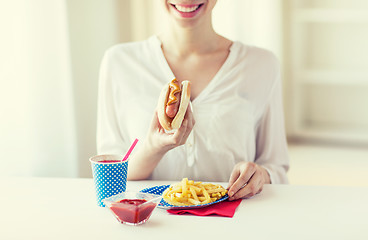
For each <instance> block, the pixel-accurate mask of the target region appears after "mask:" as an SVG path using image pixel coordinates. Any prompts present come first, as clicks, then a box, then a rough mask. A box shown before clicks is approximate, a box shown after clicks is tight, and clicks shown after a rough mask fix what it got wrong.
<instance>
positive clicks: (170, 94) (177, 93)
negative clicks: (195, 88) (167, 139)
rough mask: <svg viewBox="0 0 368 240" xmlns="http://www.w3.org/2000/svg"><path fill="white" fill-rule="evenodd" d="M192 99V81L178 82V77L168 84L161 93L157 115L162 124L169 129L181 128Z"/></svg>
mask: <svg viewBox="0 0 368 240" xmlns="http://www.w3.org/2000/svg"><path fill="white" fill-rule="evenodd" d="M189 101H190V82H189V81H187V80H185V81H182V82H181V83H178V81H177V80H176V79H174V80H172V81H171V82H170V83H168V84H166V85H165V86H164V87H163V88H162V90H161V93H160V97H159V100H158V104H157V115H158V120H159V122H160V124H161V126H162V127H163V128H164V129H165V130H167V131H170V130H174V129H178V128H180V126H181V124H182V122H183V119H184V115H185V112H186V111H187V108H188V105H189Z"/></svg>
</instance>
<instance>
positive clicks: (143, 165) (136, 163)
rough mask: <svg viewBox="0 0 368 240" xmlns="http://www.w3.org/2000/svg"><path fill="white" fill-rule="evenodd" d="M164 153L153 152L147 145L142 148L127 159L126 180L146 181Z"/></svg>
mask: <svg viewBox="0 0 368 240" xmlns="http://www.w3.org/2000/svg"><path fill="white" fill-rule="evenodd" d="M165 153H166V152H162V151H161V152H157V151H154V150H153V149H152V148H151V147H150V145H149V144H147V143H145V144H144V146H143V147H142V148H141V149H140V150H139V151H138V152H137V154H135V155H134V156H133V158H132V159H129V166H128V180H144V179H147V178H148V177H149V176H150V175H151V173H152V172H153V170H154V169H155V167H156V166H157V164H158V163H159V162H160V160H161V159H162V157H163V156H164V155H165Z"/></svg>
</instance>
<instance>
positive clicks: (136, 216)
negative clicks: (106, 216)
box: [109, 199, 157, 225]
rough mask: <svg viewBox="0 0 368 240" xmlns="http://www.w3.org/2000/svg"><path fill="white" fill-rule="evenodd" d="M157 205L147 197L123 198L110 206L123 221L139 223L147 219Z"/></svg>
mask: <svg viewBox="0 0 368 240" xmlns="http://www.w3.org/2000/svg"><path fill="white" fill-rule="evenodd" d="M156 205H157V203H153V202H147V200H145V199H123V200H120V201H118V202H115V203H112V204H111V206H109V207H110V210H111V211H112V212H113V213H114V215H115V216H116V218H117V219H118V220H119V221H120V222H121V223H130V224H133V225H137V224H140V223H143V222H145V221H147V219H148V218H149V217H150V216H151V214H152V211H153V209H155V207H156Z"/></svg>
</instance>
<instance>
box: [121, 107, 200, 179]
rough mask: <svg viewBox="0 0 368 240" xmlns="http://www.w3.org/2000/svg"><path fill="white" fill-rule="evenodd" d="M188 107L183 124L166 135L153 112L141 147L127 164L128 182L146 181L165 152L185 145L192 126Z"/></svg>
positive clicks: (192, 119) (191, 117)
mask: <svg viewBox="0 0 368 240" xmlns="http://www.w3.org/2000/svg"><path fill="white" fill-rule="evenodd" d="M194 123H195V121H194V118H193V114H192V111H191V109H190V107H188V109H187V112H186V113H185V116H184V120H183V124H182V125H181V127H180V128H179V129H178V130H177V131H175V132H173V133H166V132H165V130H164V128H163V127H162V126H161V125H160V122H159V121H158V117H157V111H156V112H155V114H154V116H153V119H152V121H151V125H150V128H149V130H148V134H147V137H146V141H144V144H143V146H142V147H141V148H140V150H139V151H138V152H137V153H136V154H135V155H134V159H131V160H130V162H129V168H128V180H142V179H147V178H148V177H149V176H150V175H151V174H152V171H153V170H154V169H155V167H156V166H157V164H158V163H159V162H160V161H161V159H162V157H163V156H164V155H165V154H166V152H167V151H169V150H171V149H173V148H175V147H178V146H180V145H183V144H185V142H186V141H187V138H188V136H189V134H190V132H191V131H192V129H193V126H194Z"/></svg>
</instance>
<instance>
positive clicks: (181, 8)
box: [175, 5, 199, 12]
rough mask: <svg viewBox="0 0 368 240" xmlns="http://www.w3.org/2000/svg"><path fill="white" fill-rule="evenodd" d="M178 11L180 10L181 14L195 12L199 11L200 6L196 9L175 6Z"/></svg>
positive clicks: (195, 7)
mask: <svg viewBox="0 0 368 240" xmlns="http://www.w3.org/2000/svg"><path fill="white" fill-rule="evenodd" d="M175 7H176V9H178V10H179V11H180V12H194V11H195V10H197V9H198V8H199V5H197V6H194V7H189V8H188V7H182V6H179V5H175Z"/></svg>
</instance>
